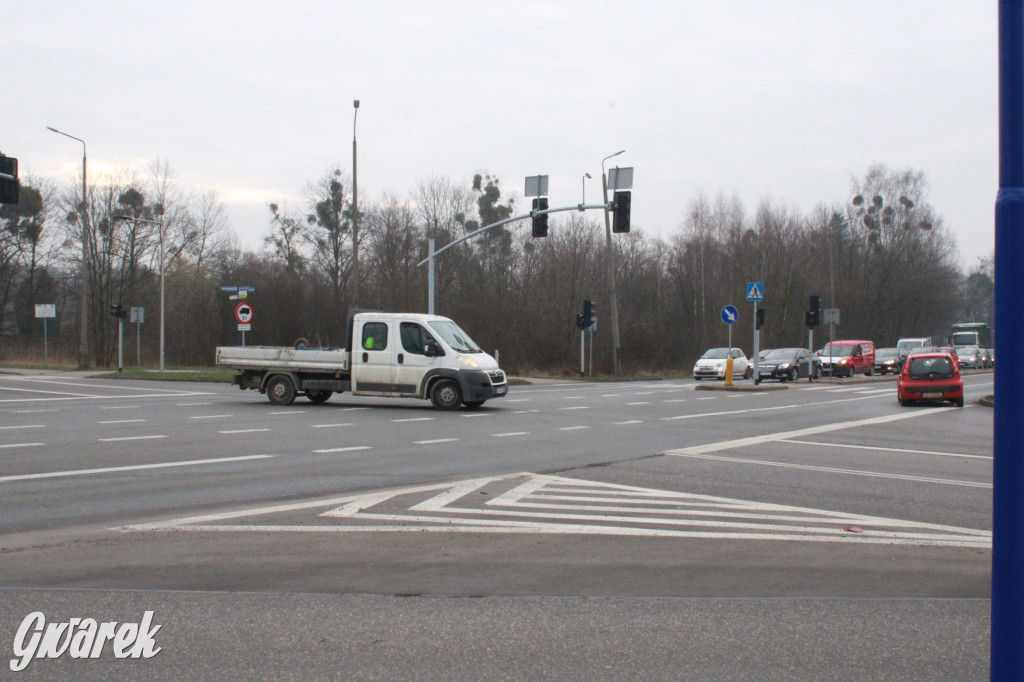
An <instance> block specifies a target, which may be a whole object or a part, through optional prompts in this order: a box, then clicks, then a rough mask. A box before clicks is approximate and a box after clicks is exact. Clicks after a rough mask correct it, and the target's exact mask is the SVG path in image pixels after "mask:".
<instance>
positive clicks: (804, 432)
mask: <svg viewBox="0 0 1024 682" xmlns="http://www.w3.org/2000/svg"><path fill="white" fill-rule="evenodd" d="M798 407H805V406H802V405H801V406H798ZM767 409H773V408H767ZM960 409H963V408H960V407H940V408H937V409H934V410H927V411H914V412H900V413H898V414H888V415H884V416H881V417H871V418H869V419H858V420H856V421H852V422H836V423H833V424H821V425H819V426H812V427H810V428H806V429H797V430H796V431H780V432H778V433H767V434H764V435H762V436H752V437H750V438H737V439H735V440H724V441H718V442H717V443H708V444H706V445H696V446H693V447H688V448H680V449H678V450H668V451H667V452H665V453H663V454H666V455H680V456H685V455H693V454H704V453H707V452H720V451H722V450H734V449H737V448H745V447H749V446H751V445H761V444H763V443H770V442H772V441H779V440H787V439H790V438H800V437H801V436H813V435H815V434H819V433H829V432H831V431H842V430H844V429H853V428H857V427H860V426H873V425H875V424H886V423H888V422H895V421H902V420H904V419H913V418H915V417H923V416H925V415H929V414H941V413H942V412H948V411H950V410H960ZM695 416H700V415H695ZM669 419H679V417H669Z"/></svg>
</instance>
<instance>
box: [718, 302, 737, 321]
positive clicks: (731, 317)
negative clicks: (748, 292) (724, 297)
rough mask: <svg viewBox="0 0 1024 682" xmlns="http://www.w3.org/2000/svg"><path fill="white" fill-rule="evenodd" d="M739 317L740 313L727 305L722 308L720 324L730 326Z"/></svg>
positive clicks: (734, 307)
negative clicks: (723, 323)
mask: <svg viewBox="0 0 1024 682" xmlns="http://www.w3.org/2000/svg"><path fill="white" fill-rule="evenodd" d="M739 315H740V312H739V311H738V310H736V306H733V305H727V306H725V307H724V308H722V322H725V323H726V324H732V323H733V322H735V321H736V318H737V317H739Z"/></svg>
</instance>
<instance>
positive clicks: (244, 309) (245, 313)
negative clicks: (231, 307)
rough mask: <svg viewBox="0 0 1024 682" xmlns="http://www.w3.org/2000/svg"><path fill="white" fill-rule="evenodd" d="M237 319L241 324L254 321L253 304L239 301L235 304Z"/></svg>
mask: <svg viewBox="0 0 1024 682" xmlns="http://www.w3.org/2000/svg"><path fill="white" fill-rule="evenodd" d="M235 319H236V320H238V323H239V324H249V323H250V322H252V306H251V305H249V304H248V303H239V304H238V305H237V306H235Z"/></svg>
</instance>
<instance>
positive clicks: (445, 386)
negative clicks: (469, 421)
mask: <svg viewBox="0 0 1024 682" xmlns="http://www.w3.org/2000/svg"><path fill="white" fill-rule="evenodd" d="M430 402H432V403H434V407H436V408H437V409H439V410H455V409H458V407H459V405H461V404H462V390H461V389H460V388H459V384H458V383H457V382H455V381H453V380H452V379H441V380H440V381H438V382H437V383H436V384H434V387H433V388H432V389H430Z"/></svg>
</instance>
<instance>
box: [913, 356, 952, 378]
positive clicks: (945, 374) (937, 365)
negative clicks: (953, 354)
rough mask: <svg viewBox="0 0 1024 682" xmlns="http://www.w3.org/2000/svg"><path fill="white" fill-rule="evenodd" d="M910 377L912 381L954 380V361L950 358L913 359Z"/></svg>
mask: <svg viewBox="0 0 1024 682" xmlns="http://www.w3.org/2000/svg"><path fill="white" fill-rule="evenodd" d="M908 376H910V378H911V379H952V378H953V361H952V360H951V359H950V358H948V357H942V358H936V357H927V358H919V357H915V358H911V359H910V369H909V370H908Z"/></svg>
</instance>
